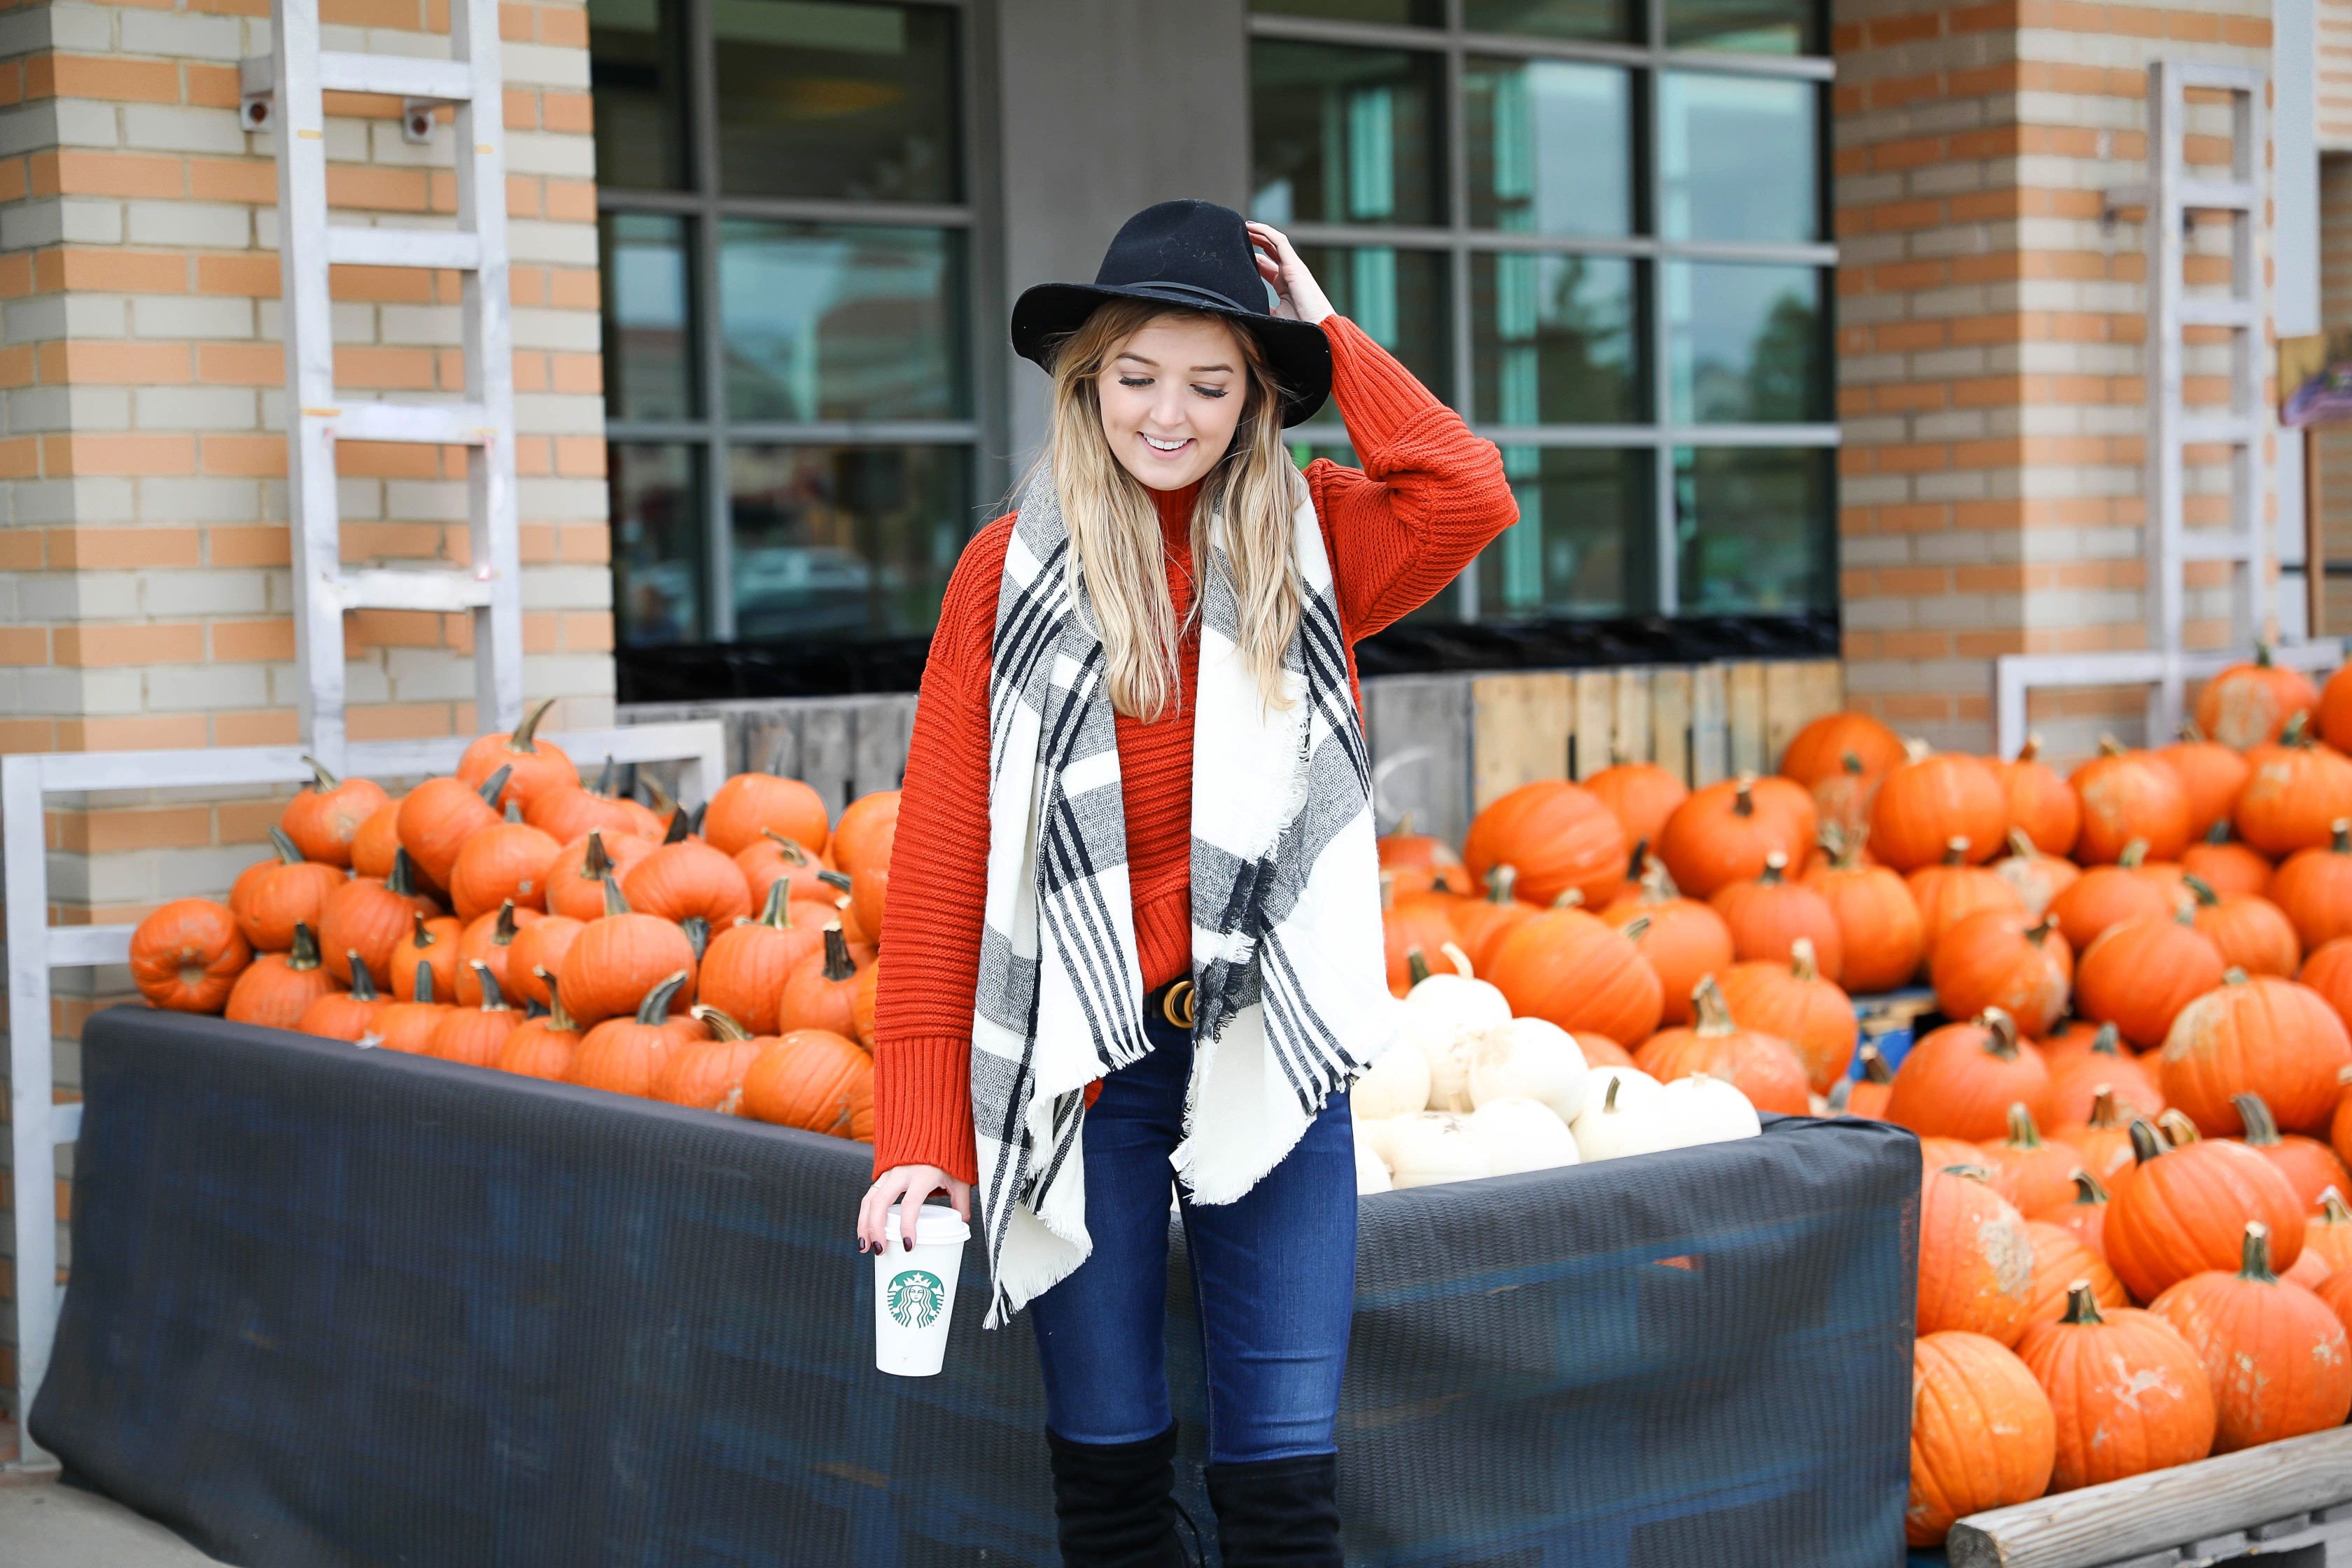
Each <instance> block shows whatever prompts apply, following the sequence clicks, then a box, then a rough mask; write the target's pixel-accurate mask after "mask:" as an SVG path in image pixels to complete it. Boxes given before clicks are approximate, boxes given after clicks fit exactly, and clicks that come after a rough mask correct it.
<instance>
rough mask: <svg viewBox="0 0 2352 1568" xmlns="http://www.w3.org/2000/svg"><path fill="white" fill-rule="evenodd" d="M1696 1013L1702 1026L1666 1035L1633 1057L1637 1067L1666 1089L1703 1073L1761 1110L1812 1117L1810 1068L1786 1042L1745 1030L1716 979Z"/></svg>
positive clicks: (1706, 986)
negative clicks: (1807, 1079) (1808, 1085)
mask: <svg viewBox="0 0 2352 1568" xmlns="http://www.w3.org/2000/svg"><path fill="white" fill-rule="evenodd" d="M1691 1010H1692V1012H1693V1013H1694V1014H1695V1015H1696V1017H1697V1022H1696V1023H1695V1024H1693V1025H1692V1026H1690V1027H1688V1028H1677V1029H1660V1030H1659V1031H1658V1032H1657V1033H1656V1034H1654V1035H1652V1036H1651V1037H1649V1038H1648V1039H1646V1040H1644V1041H1643V1042H1642V1044H1641V1046H1640V1047H1638V1048H1637V1049H1636V1050H1635V1051H1634V1052H1633V1065H1634V1066H1635V1067H1637V1068H1641V1069H1642V1070H1643V1072H1645V1073H1648V1074H1649V1075H1650V1076H1651V1077H1652V1078H1654V1079H1657V1080H1658V1081H1659V1082H1660V1083H1672V1082H1674V1081H1675V1079H1682V1078H1690V1077H1692V1076H1694V1075H1696V1074H1699V1073H1704V1074H1706V1076H1707V1077H1709V1078H1716V1079H1722V1080H1724V1081H1725V1082H1727V1083H1728V1084H1730V1085H1731V1086H1732V1087H1734V1088H1735V1089H1738V1090H1739V1092H1740V1093H1742V1094H1744V1095H1746V1096H1747V1097H1748V1103H1749V1104H1750V1105H1753V1106H1754V1107H1755V1108H1756V1109H1757V1110H1775V1111H1779V1112H1780V1114H1782V1115H1784V1116H1804V1115H1807V1114H1809V1113H1810V1112H1811V1109H1812V1102H1811V1100H1809V1099H1807V1098H1806V1096H1807V1089H1806V1083H1805V1068H1804V1064H1803V1063H1801V1062H1800V1061H1799V1060H1798V1059H1797V1053H1796V1052H1795V1051H1794V1050H1792V1049H1790V1046H1789V1042H1788V1041H1786V1040H1783V1039H1780V1038H1778V1037H1774V1036H1771V1035H1767V1034H1765V1033H1763V1032H1761V1031H1760V1030H1757V1029H1749V1028H1743V1027H1741V1026H1739V1024H1738V1022H1736V1021H1735V1020H1734V1018H1733V1016H1732V1013H1731V1009H1730V1008H1728V1007H1727V1006H1726V1005H1724V1001H1723V991H1722V989H1721V988H1720V987H1719V986H1717V984H1716V983H1715V979H1714V977H1713V976H1712V975H1710V976H1708V977H1707V978H1706V979H1704V980H1701V981H1700V982H1699V983H1698V984H1697V986H1696V988H1695V989H1694V990H1693V992H1692V994H1691Z"/></svg>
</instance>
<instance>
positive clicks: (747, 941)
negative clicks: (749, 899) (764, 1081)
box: [697, 877, 824, 1035]
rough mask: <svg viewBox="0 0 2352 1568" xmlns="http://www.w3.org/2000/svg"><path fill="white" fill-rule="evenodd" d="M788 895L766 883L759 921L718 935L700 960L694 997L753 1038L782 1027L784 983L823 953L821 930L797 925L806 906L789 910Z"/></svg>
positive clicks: (779, 885)
mask: <svg viewBox="0 0 2352 1568" xmlns="http://www.w3.org/2000/svg"><path fill="white" fill-rule="evenodd" d="M790 891H791V884H790V883H789V882H787V881H786V880H785V879H783V878H781V877H779V878H778V879H776V880H775V881H773V882H772V883H770V884H769V886H768V898H767V906H766V907H765V908H764V909H762V910H761V911H760V918H759V919H757V920H753V921H744V922H742V923H741V924H740V925H736V926H732V927H730V928H729V929H728V930H725V931H720V932H719V934H718V935H716V936H714V937H712V938H711V939H710V945H709V948H707V949H705V950H704V952H703V954H702V971H701V974H700V976H699V978H698V983H697V985H698V994H699V995H700V996H701V998H702V1000H703V1001H705V1002H707V1003H709V1005H711V1006H713V1007H715V1008H717V1009H718V1010H719V1012H721V1013H723V1014H725V1015H727V1016H729V1017H730V1018H731V1019H733V1020H735V1021H736V1022H738V1023H740V1025H741V1026H743V1028H745V1029H746V1030H748V1031H749V1032H750V1033H751V1034H753V1035H773V1034H775V1033H777V1032H778V1031H779V1030H780V1029H781V1028H782V1025H781V1024H780V1023H779V1022H778V1019H777V1007H778V1005H780V1004H781V1003H782V999H783V993H784V983H785V982H786V981H787V980H789V979H791V978H792V974H793V971H794V970H795V969H797V968H799V967H800V964H801V962H802V960H803V959H805V958H807V957H808V956H809V955H810V954H811V953H814V952H822V951H823V950H824V927H822V926H819V925H816V924H814V922H812V921H807V920H805V919H798V920H796V918H795V916H796V912H798V911H804V910H806V907H807V906H805V905H795V904H793V902H792V901H791V900H790V899H788V898H787V897H786V896H785V895H786V894H787V893H789V892H790Z"/></svg>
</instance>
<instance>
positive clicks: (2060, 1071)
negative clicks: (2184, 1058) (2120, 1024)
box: [2033, 1024, 2164, 1174]
mask: <svg viewBox="0 0 2352 1568" xmlns="http://www.w3.org/2000/svg"><path fill="white" fill-rule="evenodd" d="M2118 1038H2119V1036H2118V1034H2117V1032H2116V1026H2114V1025H2113V1024H2102V1025H2100V1026H2099V1033H2098V1037H2097V1038H2096V1039H2095V1040H2094V1041H2093V1042H2092V1043H2091V1045H2090V1046H2089V1047H2086V1048H2084V1049H2081V1050H2074V1051H2067V1052H2064V1053H2063V1054H2061V1053H2059V1052H2055V1051H2049V1052H2044V1053H2043V1055H2044V1057H2045V1058H2046V1059H2047V1060H2048V1062H2049V1064H2050V1087H2049V1088H2048V1089H2046V1090H2044V1091H2043V1093H2042V1100H2041V1101H2040V1102H2039V1103H2038V1104H2037V1105H2036V1106H2035V1107H2034V1112H2033V1113H2034V1115H2035V1116H2036V1117H2038V1118H2040V1119H2041V1120H2042V1121H2043V1122H2045V1123H2046V1124H2048V1125H2049V1126H2051V1127H2053V1128H2055V1129H2058V1130H2059V1136H2060V1137H2061V1138H2065V1139H2066V1141H2067V1142H2073V1141H2074V1140H2073V1139H2072V1138H2069V1137H2067V1135H2066V1133H2065V1131H2064V1130H2065V1129H2067V1128H2070V1127H2077V1126H2088V1125H2089V1124H2090V1122H2091V1121H2092V1120H2093V1118H2094V1117H2095V1116H2096V1115H2097V1113H2098V1109H2099V1096H2100V1095H2101V1094H2102V1093H2104V1094H2105V1095H2106V1096H2107V1110H2108V1114H2109V1115H2110V1116H2111V1117H2115V1118H2119V1120H2115V1121H2112V1123H2111V1125H2112V1126H2113V1127H2114V1128H2115V1130H2116V1133H2117V1134H2118V1136H2119V1137H2120V1135H2121V1134H2122V1132H2123V1131H2124V1130H2125V1129H2126V1128H2127V1127H2129V1126H2130V1124H2131V1119H2132V1117H2134V1116H2145V1117H2147V1118H2148V1119H2149V1120H2151V1121H2153V1120H2154V1119H2155V1118H2157V1117H2158V1116H2159V1115H2162V1114H2163V1112H2164V1091H2163V1090H2162V1089H2159V1088H2158V1086H2157V1081H2156V1079H2154V1078H2152V1077H2151V1076H2149V1073H2148V1069H2147V1068H2144V1067H2142V1066H2140V1064H2139V1062H2138V1061H2137V1059H2136V1058H2133V1057H2131V1056H2130V1055H2128V1054H2127V1053H2126V1052H2124V1051H2122V1050H2119V1049H2117V1048H2116V1041H2117V1039H2118ZM2126 1142H2127V1141H2126ZM2102 1174H2104V1173H2102Z"/></svg>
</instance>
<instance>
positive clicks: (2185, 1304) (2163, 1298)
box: [2148, 1222, 2352, 1454]
mask: <svg viewBox="0 0 2352 1568" xmlns="http://www.w3.org/2000/svg"><path fill="white" fill-rule="evenodd" d="M2272 1269H2273V1259H2272V1257H2271V1237H2270V1235H2269V1233H2268V1231H2267V1230H2266V1229H2265V1227H2264V1226H2263V1225H2262V1224H2260V1223H2259V1222H2250V1223H2249V1224H2248V1225H2247V1226H2246V1227H2245V1230H2244V1239H2243V1242H2242V1254H2241V1258H2240V1261H2239V1264H2238V1267H2237V1268H2236V1269H2235V1270H2234V1271H2232V1270H2229V1269H2221V1268H2216V1269H2209V1270H2206V1271H2205V1272H2203V1273H2200V1274H2197V1275H2194V1276H2192V1277H2190V1278H2189V1279H2183V1280H2181V1281H2180V1282H2179V1283H2178V1284H2176V1285H2174V1286H2172V1287H2171V1288H2170V1289H2168V1290H2166V1291H2165V1292H2164V1294H2162V1295H2160V1296H2158V1298H2157V1299H2156V1300H2155V1301H2153V1302H2152V1303H2150V1305H2149V1309H2148V1310H2150V1311H2153V1312H2154V1313H2155V1314H2156V1315H2157V1316H2158V1317H2159V1318H2162V1319H2163V1320H2164V1321H2167V1322H2168V1323H2170V1324H2171V1325H2172V1326H2173V1327H2174V1328H2175V1329H2178V1330H2179V1331H2180V1337H2181V1338H2182V1339H2184V1340H2187V1341H2188V1342H2189V1344H2190V1345H2191V1346H2192V1347H2193V1348H2194V1349H2195V1350H2196V1352H2197V1355H2198V1359H2199V1360H2200V1361H2201V1362H2203V1363H2205V1376H2206V1379H2207V1381H2208V1382H2209V1383H2210V1384H2211V1385H2212V1389H2213V1405H2214V1410H2215V1413H2216V1420H2215V1423H2214V1430H2213V1451H2214V1452H2215V1453H2217V1454H2233V1453H2235V1452H2237V1451H2238V1450H2239V1449H2241V1448H2251V1447H2254V1446H2255V1445H2256V1444H2259V1443H2275V1442H2277V1441H2279V1440H2280V1439H2281V1438H2283V1437H2300V1436H2305V1435H2306V1434H2308V1433H2313V1432H2325V1431H2328V1430H2330V1429H2332V1428H2334V1427H2337V1426H2343V1425H2344V1418H2345V1416H2346V1415H2352V1344H2347V1341H2346V1336H2345V1330H2344V1325H2343V1324H2342V1323H2341V1322H2340V1321H2337V1320H2336V1314H2335V1313H2334V1312H2333V1311H2331V1310H2329V1309H2328V1306H2327V1303H2326V1302H2325V1301H2323V1300H2320V1299H2319V1298H2318V1297H2317V1296H2315V1295H2313V1294H2312V1293H2311V1292H2310V1291H2309V1290H2306V1289H2304V1288H2303V1287H2302V1286H2300V1285H2292V1284H2289V1283H2287V1282H2286V1281H2284V1280H2283V1279H2279V1277H2278V1276H2277V1275H2276V1274H2275V1273H2273V1272H2272Z"/></svg>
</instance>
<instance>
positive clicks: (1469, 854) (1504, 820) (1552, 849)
mask: <svg viewBox="0 0 2352 1568" xmlns="http://www.w3.org/2000/svg"><path fill="white" fill-rule="evenodd" d="M1631 843H1632V841H1631V840H1630V839H1628V838H1627V837H1626V836H1625V829H1624V826H1623V825H1622V824H1621V823H1620V822H1619V821H1618V820H1617V817H1616V815H1615V814H1614V813H1612V811H1611V810H1610V809H1609V808H1608V807H1607V806H1606V805H1602V804H1601V798H1600V797H1599V796H1598V795H1593V794H1592V793H1591V791H1589V790H1587V789H1585V788H1583V787H1582V786H1581V785H1579V784H1570V783H1569V782H1568V781H1567V780H1566V779H1538V780H1537V781H1536V782H1535V783H1533V784H1521V785H1520V786H1519V787H1518V788H1517V789H1515V790H1513V791H1511V792H1510V793H1509V794H1507V795H1504V796H1503V797H1502V798H1501V799H1499V800H1497V801H1496V802H1495V803H1494V804H1493V805H1489V806H1487V807H1486V809H1485V810H1484V811H1481V812H1480V813H1479V814H1478V815H1477V816H1475V817H1473V818H1472V819H1471V822H1470V831H1469V832H1468V834H1466V835H1465V837H1463V840H1462V863H1463V864H1464V865H1465V867H1467V868H1469V871H1470V874H1471V875H1472V876H1474V877H1478V878H1481V879H1483V878H1484V877H1485V876H1486V873H1487V872H1488V871H1490V870H1491V869H1493V868H1495V867H1496V866H1501V865H1509V866H1511V867H1514V868H1517V871H1518V876H1519V881H1518V896H1519V897H1520V898H1523V899H1526V900H1528V901H1529V902H1531V903H1538V904H1549V903H1550V902H1552V901H1553V900H1556V899H1558V898H1559V896H1560V895H1561V894H1563V893H1565V892H1567V891H1568V890H1569V889H1571V888H1573V889H1576V890H1577V891H1578V892H1580V893H1581V894H1582V895H1583V898H1584V902H1585V903H1586V905H1587V906H1589V907H1590V908H1592V909H1596V910H1597V909H1601V908H1603V907H1604V906H1606V905H1607V904H1608V903H1609V901H1610V900H1611V899H1612V898H1613V897H1615V896H1616V893H1617V891H1618V887H1619V884H1620V883H1621V882H1622V880H1623V879H1624V873H1625V863H1626V851H1627V850H1628V848H1629V847H1631Z"/></svg>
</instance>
